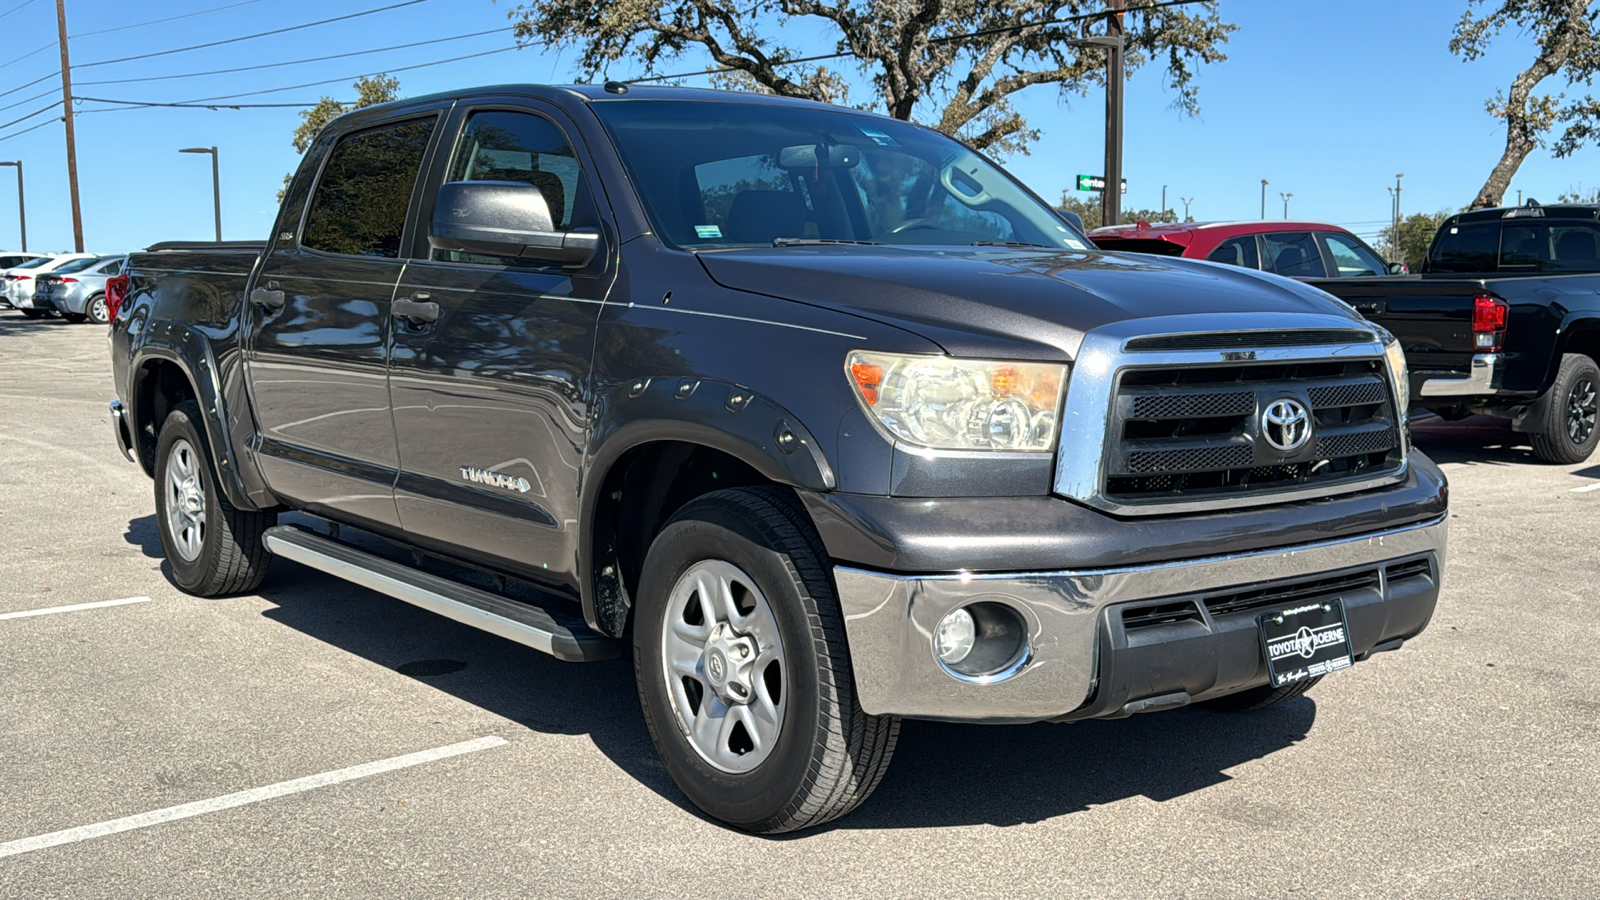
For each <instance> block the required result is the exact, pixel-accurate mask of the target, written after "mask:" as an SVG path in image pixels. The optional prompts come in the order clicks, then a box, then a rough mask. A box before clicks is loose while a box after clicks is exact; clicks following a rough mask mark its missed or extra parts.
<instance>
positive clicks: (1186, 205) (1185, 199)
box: [1178, 197, 1194, 222]
mask: <svg viewBox="0 0 1600 900" xmlns="http://www.w3.org/2000/svg"><path fill="white" fill-rule="evenodd" d="M1178 199H1179V200H1182V201H1183V220H1184V221H1185V222H1187V221H1189V204H1191V203H1193V202H1194V198H1193V197H1179V198H1178Z"/></svg>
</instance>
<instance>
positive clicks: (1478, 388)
mask: <svg viewBox="0 0 1600 900" xmlns="http://www.w3.org/2000/svg"><path fill="white" fill-rule="evenodd" d="M1498 368H1500V354H1498V353H1478V354H1476V355H1474V356H1473V357H1472V371H1471V372H1470V373H1469V374H1468V375H1467V377H1465V378H1429V379H1428V380H1427V381H1424V382H1423V383H1422V387H1421V388H1419V389H1418V390H1417V396H1419V397H1474V396H1482V395H1484V394H1492V393H1494V373H1495V370H1496V369H1498Z"/></svg>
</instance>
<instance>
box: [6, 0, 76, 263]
mask: <svg viewBox="0 0 1600 900" xmlns="http://www.w3.org/2000/svg"><path fill="white" fill-rule="evenodd" d="M56 28H57V30H58V31H59V34H60V40H61V113H62V115H63V116H64V117H65V119H64V121H65V122H66V123H67V189H68V190H69V191H70V192H71V194H72V246H73V249H74V250H76V251H77V252H79V253H82V252H83V208H82V207H81V206H80V205H79V204H78V138H77V136H76V135H75V134H74V133H73V131H72V60H71V59H70V58H69V57H68V55H67V0H56ZM19 171H20V170H19Z"/></svg>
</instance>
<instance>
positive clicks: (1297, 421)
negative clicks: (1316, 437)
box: [1261, 397, 1311, 453]
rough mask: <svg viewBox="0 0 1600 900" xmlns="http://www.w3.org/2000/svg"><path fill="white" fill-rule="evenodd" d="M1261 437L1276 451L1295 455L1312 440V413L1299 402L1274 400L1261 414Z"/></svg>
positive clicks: (1287, 399) (1285, 399)
mask: <svg viewBox="0 0 1600 900" xmlns="http://www.w3.org/2000/svg"><path fill="white" fill-rule="evenodd" d="M1261 436H1262V437H1264V438H1266V439H1267V443H1269V444H1271V445H1272V447H1273V449H1274V450H1277V451H1278V452H1280V453H1293V452H1295V451H1296V450H1299V449H1300V448H1301V447H1304V446H1305V445H1306V441H1309V440H1311V413H1309V412H1307V411H1306V407H1305V404H1304V403H1301V402H1300V401H1299V400H1294V399H1290V398H1288V397H1285V398H1284V399H1282V400H1274V401H1273V402H1272V404H1271V405H1269V406H1268V407H1267V408H1266V411H1265V412H1263V413H1262V414H1261Z"/></svg>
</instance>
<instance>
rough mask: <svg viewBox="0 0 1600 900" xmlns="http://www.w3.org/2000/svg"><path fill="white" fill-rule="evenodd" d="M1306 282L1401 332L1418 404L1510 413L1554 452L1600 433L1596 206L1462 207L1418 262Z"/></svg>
mask: <svg viewBox="0 0 1600 900" xmlns="http://www.w3.org/2000/svg"><path fill="white" fill-rule="evenodd" d="M1309 283H1310V284H1313V285H1315V286H1317V287H1319V288H1321V289H1323V290H1325V291H1327V292H1329V293H1331V294H1333V295H1334V296H1336V297H1339V298H1341V299H1343V300H1345V301H1346V302H1348V303H1349V304H1350V305H1351V306H1353V307H1355V308H1356V310H1357V311H1359V312H1360V313H1361V314H1362V315H1364V316H1366V317H1367V318H1368V319H1371V320H1372V321H1374V322H1378V323H1379V324H1381V325H1383V326H1384V327H1385V328H1387V329H1389V331H1391V332H1393V333H1394V335H1395V336H1396V337H1397V338H1399V340H1400V343H1401V346H1403V347H1404V348H1405V354H1406V358H1407V360H1408V362H1409V363H1410V368H1411V385H1410V387H1411V397H1412V400H1411V404H1412V406H1413V408H1418V409H1429V410H1433V411H1434V412H1436V413H1438V414H1439V415H1441V416H1443V417H1444V418H1446V419H1460V418H1465V417H1467V416H1469V415H1474V414H1482V415H1491V416H1499V417H1501V418H1505V419H1509V420H1511V425H1512V427H1513V428H1515V429H1516V430H1517V431H1519V432H1525V433H1527V434H1528V436H1529V438H1530V440H1531V442H1532V444H1533V449H1534V453H1535V454H1537V455H1538V456H1539V458H1541V459H1543V460H1546V461H1548V462H1555V463H1567V464H1571V463H1579V462H1582V461H1584V460H1585V459H1588V458H1589V455H1590V454H1591V453H1593V452H1594V449H1595V446H1596V444H1600V431H1597V430H1596V429H1595V414H1596V409H1597V403H1596V400H1597V396H1596V394H1597V392H1596V388H1597V387H1600V368H1597V366H1596V360H1600V206H1592V205H1584V206H1539V205H1538V204H1535V203H1530V204H1529V205H1527V206H1520V207H1511V208H1506V209H1483V210H1474V211H1472V212H1465V213H1461V214H1459V215H1455V216H1451V217H1450V218H1449V219H1446V220H1445V222H1444V224H1443V225H1441V226H1440V228H1439V231H1438V233H1437V234H1436V235H1435V236H1434V239H1433V244H1432V246H1431V247H1430V248H1429V250H1428V258H1427V261H1426V262H1425V263H1424V265H1423V267H1422V272H1421V273H1420V274H1417V275H1410V276H1398V277H1378V278H1329V279H1317V280H1313V281H1311V282H1309Z"/></svg>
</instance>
